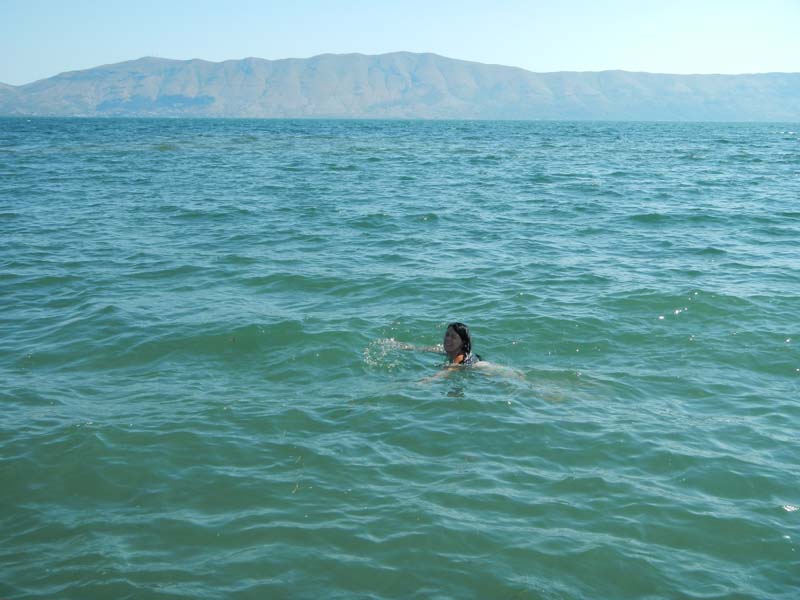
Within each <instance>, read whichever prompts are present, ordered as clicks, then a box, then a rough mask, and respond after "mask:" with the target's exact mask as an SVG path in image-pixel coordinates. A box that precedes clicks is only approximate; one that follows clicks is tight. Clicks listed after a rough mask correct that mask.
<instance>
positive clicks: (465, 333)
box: [447, 321, 472, 356]
mask: <svg viewBox="0 0 800 600" xmlns="http://www.w3.org/2000/svg"><path fill="white" fill-rule="evenodd" d="M451 327H452V329H453V331H455V332H456V333H457V334H458V337H460V338H461V343H462V344H464V354H466V355H467V356H469V353H470V352H472V337H471V336H470V334H469V327H467V326H466V325H464V324H463V323H459V322H458V321H455V322H454V323H450V325H448V326H447V329H450V328H451Z"/></svg>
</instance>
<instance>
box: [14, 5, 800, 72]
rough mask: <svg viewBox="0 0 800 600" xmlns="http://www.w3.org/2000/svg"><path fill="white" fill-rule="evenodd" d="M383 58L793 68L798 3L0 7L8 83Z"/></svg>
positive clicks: (799, 38)
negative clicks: (79, 74) (250, 60)
mask: <svg viewBox="0 0 800 600" xmlns="http://www.w3.org/2000/svg"><path fill="white" fill-rule="evenodd" d="M397 50H408V51H412V52H435V53H437V54H441V55H444V56H448V57H451V58H460V59H465V60H474V61H478V62H484V63H495V64H504V65H512V66H517V67H523V68H525V69H529V70H531V71H540V72H546V71H599V70H604V69H626V70H629V71H650V72H657V73H756V72H768V71H791V72H800V0H659V1H651V0H640V1H634V0H605V1H604V0H594V1H592V0H560V1H556V0H527V1H524V0H515V1H512V0H481V1H472V0H453V1H450V0H443V1H441V2H437V1H436V0H419V1H418V0H401V1H397V2H390V1H382V0H340V1H336V0H329V1H322V0H279V1H270V0H261V1H257V0H241V1H240V0H227V1H222V0H220V1H210V0H194V1H189V0H184V1H181V0H93V1H90V0H0V82H4V83H10V84H14V85H20V84H23V83H30V82H31V81H35V80H37V79H42V78H44V77H50V76H52V75H56V74H57V73H60V72H63V71H71V70H76V69H86V68H90V67H94V66H98V65H101V64H108V63H114V62H120V61H123V60H131V59H135V58H139V57H142V56H160V57H164V58H177V59H188V58H203V59H206V60H211V61H220V60H227V59H238V58H245V57H248V56H255V57H259V58H268V59H278V58H289V57H294V58H306V57H309V56H314V55H316V54H322V53H325V52H333V53H344V52H361V53H364V54H381V53H385V52H394V51H397Z"/></svg>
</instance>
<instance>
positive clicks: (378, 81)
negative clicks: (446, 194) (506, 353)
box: [0, 52, 800, 121]
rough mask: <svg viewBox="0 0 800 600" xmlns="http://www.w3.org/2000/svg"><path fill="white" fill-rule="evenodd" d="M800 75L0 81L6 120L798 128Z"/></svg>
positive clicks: (120, 69) (185, 74) (134, 76)
mask: <svg viewBox="0 0 800 600" xmlns="http://www.w3.org/2000/svg"><path fill="white" fill-rule="evenodd" d="M798 100H800V73H757V74H743V75H724V74H712V75H700V74H695V75H674V74H661V73H647V72H641V71H624V70H606V71H581V72H578V71H556V72H549V73H536V72H533V71H528V70H525V69H522V68H520V67H514V66H506V65H491V64H485V63H479V62H473V61H465V60H460V59H452V58H447V57H444V56H440V55H438V54H434V53H414V52H392V53H386V54H379V55H368V54H361V53H349V54H320V55H317V56H313V57H311V58H284V59H278V60H268V59H262V58H257V57H247V58H243V59H231V60H225V61H220V62H212V61H206V60H203V59H189V60H176V59H169V58H162V57H142V58H138V59H135V60H130V61H123V62H119V63H111V64H107V65H100V66H97V67H93V68H90V69H82V70H76V71H66V72H64V73H59V74H58V75H54V76H53V77H48V78H45V79H40V80H38V81H34V82H31V83H27V84H23V85H20V86H11V85H8V84H1V83H0V115H5V116H13V115H18V116H86V117H92V116H133V117H137V116H138V117H150V116H191V117H253V118H308V117H311V118H422V119H504V118H505V119H576V120H581V119H592V120H675V121H698V120H710V121H714V120H717V121H800V102H798Z"/></svg>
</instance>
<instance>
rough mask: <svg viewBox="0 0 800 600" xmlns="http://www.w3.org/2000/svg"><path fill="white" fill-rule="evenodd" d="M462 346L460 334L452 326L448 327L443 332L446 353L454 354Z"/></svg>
mask: <svg viewBox="0 0 800 600" xmlns="http://www.w3.org/2000/svg"><path fill="white" fill-rule="evenodd" d="M463 346H464V342H462V341H461V336H460V335H458V334H457V333H456V331H455V329H453V328H452V327H448V328H447V331H445V333H444V351H445V352H447V353H448V354H455V353H457V352H458V351H459V350H461V348H462V347H463Z"/></svg>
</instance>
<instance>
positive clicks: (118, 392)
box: [0, 119, 800, 600]
mask: <svg viewBox="0 0 800 600" xmlns="http://www.w3.org/2000/svg"><path fill="white" fill-rule="evenodd" d="M0 236H1V237H0V239H1V240H2V245H0V403H1V404H0V405H1V406H2V412H0V448H2V450H0V487H1V488H2V493H1V494H0V565H2V567H0V597H3V598H8V599H11V598H29V597H37V596H41V597H49V598H80V599H87V598H98V599H99V598H183V597H186V598H207V599H216V598H341V599H345V598H348V599H349V598H372V599H384V598H425V599H427V598H486V599H495V598H499V599H524V598H543V599H572V598H586V599H595V598H615V599H620V598H698V599H699V598H703V599H710V598H737V599H742V598H748V599H749V598H752V599H754V600H755V599H758V600H764V599H786V600H789V599H792V600H794V598H796V597H797V593H798V588H799V587H800V550H799V549H800V510H798V507H799V506H800V485H799V484H800V435H798V425H799V424H800V320H799V319H798V315H800V125H799V124H720V123H709V124H702V123H693V124H677V123H567V122H413V121H411V122H407V121H361V122H358V121H248V120H148V119H141V120H90V119H85V120H82V119H33V120H26V119H2V120H0ZM455 320H459V321H464V322H466V323H467V324H469V325H470V328H471V330H472V334H473V337H474V347H475V350H477V351H478V352H479V353H480V354H481V355H482V356H483V357H484V358H485V359H487V360H488V361H490V362H491V363H493V364H494V365H496V368H495V369H494V370H492V371H487V370H483V369H472V370H464V371H459V372H450V373H448V374H447V376H439V377H434V378H433V379H431V377H432V376H434V375H437V374H441V366H442V364H443V359H442V357H441V356H437V355H436V354H432V353H424V352H410V351H404V350H402V349H401V348H400V345H399V343H398V342H404V343H409V344H414V345H417V346H426V345H434V344H437V343H440V342H441V340H442V336H443V334H444V330H445V327H446V325H447V323H448V322H450V321H455Z"/></svg>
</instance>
